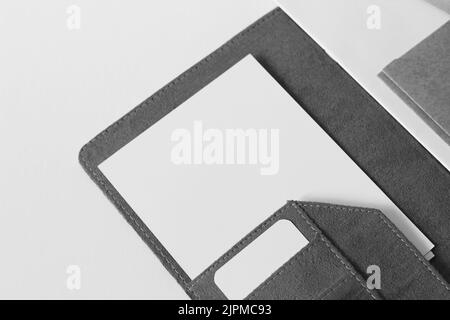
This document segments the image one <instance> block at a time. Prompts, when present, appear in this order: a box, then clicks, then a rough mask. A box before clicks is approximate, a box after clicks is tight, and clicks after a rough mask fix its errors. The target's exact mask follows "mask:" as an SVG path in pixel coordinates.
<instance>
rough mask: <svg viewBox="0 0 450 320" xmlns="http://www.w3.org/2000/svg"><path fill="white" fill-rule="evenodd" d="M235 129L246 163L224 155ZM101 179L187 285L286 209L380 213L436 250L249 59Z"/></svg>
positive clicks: (107, 166)
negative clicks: (316, 206)
mask: <svg viewBox="0 0 450 320" xmlns="http://www.w3.org/2000/svg"><path fill="white" fill-rule="evenodd" d="M239 130H240V132H241V133H242V132H246V133H248V134H249V136H252V137H253V140H252V141H253V142H252V143H250V142H248V144H247V145H246V148H243V150H241V153H242V151H243V152H244V153H245V154H239V151H238V148H228V146H229V145H230V141H231V139H233V137H231V135H228V133H230V132H232V133H236V132H238V131H239ZM212 141H214V143H213V142H212ZM245 141H250V138H249V139H248V140H245ZM231 142H233V141H231ZM211 146H214V148H211ZM180 150H182V151H183V152H181V153H180ZM212 151H215V153H214V152H212ZM234 156H235V157H234ZM233 157H234V158H233ZM230 159H231V160H233V159H234V160H235V161H230ZM100 170H101V171H102V172H103V173H104V174H105V176H106V177H107V178H108V179H109V181H111V183H112V184H113V185H114V187H115V188H116V189H117V190H118V192H119V193H120V194H121V195H122V197H123V198H124V199H125V200H126V201H127V203H128V204H129V205H130V206H131V207H132V208H133V209H134V211H135V212H136V213H137V215H138V216H139V217H140V218H141V219H142V220H143V221H144V222H145V224H146V225H147V226H148V227H149V229H150V230H151V231H152V232H153V233H154V234H155V236H156V237H157V238H158V239H159V241H160V242H161V243H162V244H163V245H164V246H165V248H166V249H167V250H168V251H169V253H170V254H171V255H172V256H173V257H174V259H175V260H176V261H177V262H178V263H179V264H180V266H181V267H182V268H183V269H184V271H185V272H186V273H187V274H188V275H189V276H190V277H191V278H195V277H196V276H198V275H199V274H200V273H201V272H202V271H204V270H205V269H206V268H207V267H208V266H210V265H211V264H212V263H214V261H215V260H217V259H218V258H219V257H220V256H222V255H223V254H224V253H225V252H226V251H227V250H229V249H230V248H231V247H232V246H234V245H235V244H236V243H237V242H238V241H239V240H240V239H242V238H243V237H245V235H247V234H248V233H249V232H250V231H251V230H253V229H254V228H255V227H256V226H258V225H259V224H260V223H261V222H263V221H264V220H265V219H266V218H268V217H269V216H270V215H271V214H273V213H274V212H275V211H277V210H278V209H279V208H281V207H282V206H283V205H284V204H285V203H286V201H287V200H303V201H321V202H329V203H335V204H343V205H350V206H361V207H372V208H378V209H380V210H382V211H383V212H384V213H385V214H386V215H387V216H388V217H389V218H390V219H391V220H392V222H393V223H394V224H396V225H397V227H399V229H400V230H401V231H402V232H403V233H404V234H405V235H406V237H407V238H408V239H409V240H410V241H411V242H412V243H413V244H414V245H415V246H416V247H417V248H418V249H419V251H420V252H421V253H422V254H424V255H425V254H426V253H427V252H429V251H430V250H431V249H432V247H433V244H432V243H431V242H430V241H429V240H428V239H427V238H426V237H425V236H424V235H423V234H422V233H421V232H420V231H419V230H418V229H417V228H416V227H415V226H414V224H412V223H411V221H409V220H408V219H407V218H406V216H405V215H403V213H402V212H401V211H400V210H399V209H398V208H397V207H396V206H395V205H394V204H393V203H392V201H391V200H390V199H389V198H388V197H387V196H386V195H385V194H384V193H383V192H382V191H381V190H380V189H379V188H378V187H377V186H376V184H375V183H374V182H373V181H372V180H371V179H369V178H368V177H367V176H366V174H365V173H364V172H363V171H362V170H361V169H360V168H359V167H358V166H357V165H356V164H355V163H354V162H353V161H352V160H351V159H350V158H349V157H348V156H347V154H345V152H344V151H343V150H342V149H341V148H340V147H339V146H338V145H337V144H336V143H335V142H334V141H333V140H332V139H331V138H330V137H329V136H328V135H327V134H326V133H325V132H324V131H323V130H322V129H321V128H320V127H319V125H318V124H317V123H316V122H315V121H314V120H313V119H311V117H310V116H309V115H308V114H307V113H306V112H305V111H304V110H303V108H302V107H301V106H299V105H298V104H297V102H295V101H294V100H293V99H292V97H291V96H290V95H289V94H288V93H287V92H286V91H285V90H284V89H283V88H282V87H281V86H280V85H279V84H278V83H277V82H276V81H275V80H274V79H273V78H272V77H271V76H270V74H269V73H267V71H266V70H264V68H262V66H261V65H260V64H259V63H258V62H257V61H256V60H255V59H254V58H253V57H252V56H247V57H245V58H244V59H243V60H241V61H240V62H238V63H237V64H236V65H235V66H233V67H231V68H230V69H229V70H227V71H226V72H224V73H223V74H222V75H220V76H219V77H218V78H217V79H215V80H214V81H212V82H211V83H210V84H208V85H207V86H206V87H204V88H203V89H202V90H200V91H199V92H197V93H196V94H195V95H193V96H192V97H191V98H189V99H188V100H186V101H185V102H184V103H182V104H181V105H180V106H179V107H177V108H176V109H175V110H173V111H172V112H170V113H169V114H168V115H167V116H165V117H164V118H163V119H161V120H160V121H158V122H157V123H156V124H154V125H153V126H152V127H150V128H149V129H147V130H146V131H145V132H143V133H142V134H140V135H139V136H138V137H136V139H134V140H133V141H131V142H130V143H128V144H127V145H125V146H124V147H123V148H122V149H120V150H118V151H117V152H116V153H115V154H114V155H112V156H111V157H110V158H109V159H107V160H106V161H105V162H103V163H102V164H101V165H100Z"/></svg>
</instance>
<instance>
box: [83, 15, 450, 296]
mask: <svg viewBox="0 0 450 320" xmlns="http://www.w3.org/2000/svg"><path fill="white" fill-rule="evenodd" d="M249 53H250V54H252V55H253V56H254V57H255V58H256V59H257V60H258V61H259V63H261V64H262V65H263V66H264V68H265V69H266V70H267V71H268V72H269V73H270V74H271V75H272V76H273V77H274V78H275V79H276V80H277V81H278V82H279V83H280V84H281V85H282V86H283V87H284V89H285V90H286V91H287V92H289V94H291V96H292V97H293V98H294V99H295V100H296V101H297V102H299V104H300V105H301V106H303V107H304V109H305V110H306V111H307V112H308V113H309V114H310V115H311V116H312V118H313V119H314V120H316V121H317V122H318V124H319V125H320V126H322V127H323V128H324V130H325V131H326V132H327V133H328V134H329V135H330V136H331V137H332V138H333V139H334V140H335V141H336V143H338V144H339V145H340V146H341V147H342V148H343V150H344V151H345V152H347V154H348V155H349V156H350V157H351V158H352V159H353V160H354V161H355V162H356V163H357V164H358V165H359V166H360V167H361V168H362V169H363V170H364V171H365V172H366V174H367V175H368V176H369V177H370V178H371V179H373V180H374V181H375V182H376V183H377V185H378V186H379V187H380V188H381V189H382V190H383V191H384V192H385V193H386V194H387V195H388V196H389V197H390V198H391V199H392V200H393V202H394V203H395V204H396V205H397V206H398V207H399V208H400V209H401V210H402V211H403V212H404V213H405V214H406V215H407V216H408V217H409V218H410V219H411V220H412V221H413V222H414V223H415V224H416V225H417V226H418V227H419V228H420V229H421V230H422V231H423V232H424V233H425V234H426V235H427V236H428V237H429V238H430V239H431V240H432V241H433V243H435V244H436V248H435V250H434V253H435V255H436V257H435V258H434V259H433V264H434V265H435V267H436V268H438V270H439V271H440V272H441V273H442V274H443V275H444V277H447V279H448V277H450V250H448V245H449V237H448V235H449V230H450V219H449V208H450V197H449V196H448V190H450V174H449V172H448V171H446V170H445V169H444V168H443V167H442V166H441V165H440V164H439V163H438V162H437V161H436V159H434V158H433V157H432V156H431V155H430V154H429V153H428V152H427V151H426V150H425V149H424V148H423V147H422V146H421V145H420V144H419V143H418V142H417V141H416V140H415V139H414V138H413V137H412V136H410V135H409V134H408V133H407V132H406V131H405V130H404V129H403V128H402V127H401V126H400V125H399V124H398V123H397V122H396V121H395V120H394V119H393V118H392V117H391V116H390V115H389V114H388V113H387V112H386V111H385V110H384V109H383V108H382V107H381V106H380V105H379V104H378V103H377V102H376V101H375V100H374V99H373V98H372V97H371V96H369V95H368V94H367V92H366V91H364V90H363V89H362V88H361V87H360V86H359V85H358V84H357V82H355V80H354V79H352V78H351V77H350V76H349V75H348V74H347V73H346V72H345V71H344V70H342V69H341V68H340V67H339V65H337V64H336V63H335V62H334V61H333V60H332V59H331V58H330V57H329V56H328V55H327V54H326V53H325V52H324V51H323V50H322V49H321V48H320V47H319V46H318V45H317V44H316V43H315V42H314V41H313V40H312V39H311V38H310V37H309V36H308V35H307V34H306V33H305V32H304V31H303V30H302V29H300V28H299V27H298V26H297V25H296V24H295V23H294V22H293V21H292V20H291V19H290V18H289V17H288V16H287V15H286V14H285V13H283V12H282V11H281V10H280V9H275V10H274V11H272V12H271V13H269V14H267V15H266V16H264V17H263V18H261V19H260V20H258V21H257V22H256V23H255V24H253V25H252V26H250V27H249V28H247V29H246V30H244V31H243V32H241V33H240V34H239V35H237V36H236V37H234V38H233V39H231V40H230V41H229V42H227V43H226V44H225V45H224V46H222V47H221V48H219V49H218V50H216V51H215V52H214V53H212V54H211V55H209V56H208V57H206V58H205V59H203V60H202V61H200V62H199V63H197V64H196V65H195V66H193V67H192V68H191V69H189V70H187V71H186V72H185V73H183V74H181V75H180V76H179V77H177V78H176V79H175V80H174V81H172V82H170V83H169V84H168V85H167V86H165V87H164V88H162V89H161V90H159V91H158V92H156V93H155V94H154V95H152V96H151V97H150V98H148V99H147V100H146V101H144V102H143V103H142V104H140V105H139V106H137V107H136V108H134V109H133V110H132V111H130V112H129V113H128V114H126V115H125V116H124V117H122V118H121V119H119V120H118V121H117V122H115V123H114V124H112V125H111V126H110V127H108V128H107V129H105V130H104V131H103V132H101V133H100V134H99V135H97V136H96V137H95V138H94V139H92V140H91V141H90V142H89V143H88V144H87V145H85V146H84V147H83V148H82V150H81V151H80V155H79V159H80V163H81V164H82V166H83V168H84V169H85V170H86V172H87V173H88V175H89V176H90V177H91V178H92V179H93V181H94V182H95V183H96V184H97V185H98V186H99V187H100V189H101V190H102V191H103V192H104V193H105V194H106V196H107V197H108V198H109V199H110V200H111V201H112V202H113V203H114V205H115V206H116V207H117V209H118V210H119V211H120V212H121V213H122V215H123V216H124V217H125V218H126V220H127V221H128V223H129V224H130V225H131V226H132V227H133V228H134V229H135V230H136V232H137V233H138V234H139V235H140V237H141V238H142V239H143V240H144V241H145V243H146V244H147V245H148V246H149V247H150V248H151V249H152V250H153V252H154V253H155V254H156V255H157V256H158V258H159V259H160V260H161V262H162V263H163V264H164V266H165V267H166V268H167V270H168V271H169V272H170V273H171V274H172V275H173V276H174V277H175V279H177V281H178V282H179V283H180V285H181V286H183V288H184V289H185V290H186V292H187V293H188V294H189V295H190V296H191V297H192V298H194V299H195V298H197V299H198V298H200V297H219V298H220V297H222V298H223V295H222V296H221V293H220V292H218V291H217V290H216V289H214V287H203V286H202V282H201V281H192V279H190V278H189V277H188V276H187V274H186V273H185V272H184V271H183V270H182V269H181V268H180V266H179V265H178V263H177V262H176V261H175V260H174V259H173V258H172V256H171V255H170V253H169V252H167V250H166V249H165V248H164V247H163V246H162V245H161V243H160V242H159V241H158V239H156V238H155V236H154V235H153V234H152V233H151V231H150V229H149V227H150V228H151V226H146V225H145V224H144V223H143V222H142V221H141V219H140V218H139V217H138V216H137V215H136V213H135V212H134V211H133V209H132V208H131V207H130V206H129V205H128V204H127V202H126V200H125V199H123V198H122V196H121V195H120V194H119V193H118V192H117V190H116V189H115V188H114V186H112V185H111V183H110V182H109V181H108V180H107V179H106V177H105V176H104V175H103V174H102V172H101V171H100V170H99V169H98V165H99V164H100V163H101V162H102V161H104V160H105V159H107V158H108V157H110V156H111V155H112V154H113V153H115V152H116V151H117V150H119V149H120V148H121V147H123V146H124V145H125V144H127V143H129V142H130V141H131V140H133V139H134V138H135V137H136V136H138V135H139V134H140V133H142V132H143V131H145V130H146V129H147V128H149V127H150V126H151V125H153V124H154V123H155V122H157V121H158V120H160V119H161V118H162V117H164V116H165V115H166V114H168V113H169V112H170V111H171V110H173V109H174V108H176V107H177V106H179V105H180V104H181V103H182V102H183V101H185V100H186V99H188V98H189V97H191V96H192V95H193V94H194V93H196V92H197V91H199V90H200V89H201V88H202V87H204V86H205V85H207V84H208V83H209V82H211V81H212V80H214V79H215V78H216V77H217V76H219V75H220V74H221V73H223V72H224V71H226V70H227V69H228V68H229V67H231V66H233V65H234V64H235V63H236V62H238V61H239V60H240V59H242V58H243V57H244V56H246V55H247V54H249ZM292 147H293V148H295V147H296V146H292ZM297 216H298V215H297ZM293 219H295V218H293ZM299 229H300V231H302V232H303V233H304V234H305V236H307V237H308V234H309V236H310V238H309V239H310V241H311V240H312V238H311V236H312V234H311V233H312V232H311V230H308V228H306V229H305V228H303V229H304V230H302V227H299ZM325 239H327V237H325ZM377 239H378V238H377ZM378 240H379V239H378ZM330 241H336V239H332V240H330ZM339 250H340V251H341V252H344V255H348V254H349V253H348V252H346V251H345V250H342V249H339ZM347 250H348V248H347ZM336 252H338V249H336ZM338 256H340V257H341V258H342V255H341V254H338ZM355 258H359V256H357V257H353V259H355ZM342 260H343V261H346V260H345V259H344V258H342ZM352 263H354V264H356V265H357V263H356V262H355V261H353V262H352ZM346 264H347V262H346ZM348 265H350V264H348ZM422 266H424V265H423V264H422ZM426 266H429V265H428V264H426ZM349 268H350V269H351V270H353V267H349ZM359 268H361V266H359ZM362 269H363V268H362ZM362 269H361V270H362ZM432 270H433V269H432ZM354 273H355V274H356V275H357V277H356V279H358V278H359V277H360V276H359V275H358V272H354ZM208 276H209V275H208ZM208 276H205V277H204V278H203V279H207V278H208ZM355 281H356V282H359V281H358V280H355ZM405 281H406V280H405ZM331 285H332V286H333V284H331ZM345 287H346V286H345V285H342V287H341V288H345ZM324 290H327V289H326V288H324ZM335 291H336V292H338V291H339V290H338V289H336V290H335ZM354 294H356V293H355V292H350V296H352V295H354ZM331 295H332V293H330V296H331ZM393 297H394V298H395V294H393Z"/></svg>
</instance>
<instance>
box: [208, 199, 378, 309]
mask: <svg viewBox="0 0 450 320" xmlns="http://www.w3.org/2000/svg"><path fill="white" fill-rule="evenodd" d="M289 207H293V208H294V209H295V210H296V211H297V213H298V214H299V215H300V217H301V218H302V219H303V220H304V221H305V222H306V223H307V225H308V226H309V227H310V228H311V230H313V231H314V233H315V236H316V237H317V239H318V240H320V241H322V242H324V243H325V245H326V247H327V248H328V250H330V252H331V253H333V256H334V257H335V258H336V259H337V260H338V261H339V262H340V263H341V264H342V265H343V266H344V267H345V269H344V270H345V271H347V272H348V273H349V274H350V275H351V276H352V277H353V278H354V279H355V280H356V281H357V282H358V283H359V284H360V285H361V287H362V288H363V289H364V290H365V291H366V292H367V293H368V294H369V295H370V297H371V298H372V299H374V300H377V299H378V298H377V297H376V296H375V295H374V294H373V293H372V292H371V291H370V290H369V289H368V288H367V287H366V285H365V283H364V282H363V280H362V279H361V278H360V277H359V276H358V275H357V274H356V272H355V271H354V270H353V268H352V267H351V266H350V265H348V263H346V262H345V261H344V260H343V259H342V258H341V257H340V255H339V254H338V253H337V252H336V250H334V249H333V248H332V247H331V244H330V243H329V241H328V240H327V239H326V238H325V237H324V236H323V234H322V233H321V232H320V230H318V229H317V228H316V227H315V226H314V225H313V224H311V222H309V220H308V218H306V216H305V214H304V213H303V212H302V211H301V210H300V208H299V207H298V206H297V204H296V203H295V202H294V201H289V202H288V204H286V205H285V206H284V207H283V208H282V209H281V210H280V211H281V212H284V211H285V210H286V209H287V208H289ZM280 211H279V212H277V213H276V214H274V215H273V216H272V218H273V219H274V218H275V216H277V215H278V214H281V212H280ZM272 218H271V219H272ZM258 231H259V230H258ZM255 232H256V230H255ZM248 238H249V236H247V237H246V238H244V239H243V240H242V241H241V242H243V241H246V240H247V239H248ZM236 249H237V248H236ZM304 251H305V250H304ZM294 261H296V259H293V260H291V261H290V262H288V263H289V264H291V263H293V262H294ZM210 271H211V270H209V272H210ZM284 271H285V268H284V267H282V270H280V271H279V272H277V273H276V274H274V275H272V276H270V277H269V279H268V280H266V282H265V284H264V285H263V286H261V287H259V288H257V289H256V290H257V292H256V291H255V292H253V293H251V294H250V295H249V296H248V298H250V297H254V296H255V295H257V294H258V292H260V290H261V289H262V288H264V287H265V286H266V285H267V284H269V283H271V282H272V281H274V280H275V279H276V278H278V277H280V276H281V275H282V274H283V272H284ZM209 272H208V273H209Z"/></svg>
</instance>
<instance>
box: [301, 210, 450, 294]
mask: <svg viewBox="0 0 450 320" xmlns="http://www.w3.org/2000/svg"><path fill="white" fill-rule="evenodd" d="M301 206H306V207H313V208H314V207H316V208H324V209H337V210H343V211H359V212H363V213H375V214H376V216H377V217H378V218H379V219H381V221H383V222H384V224H386V225H387V226H388V227H389V229H390V230H391V232H393V233H394V234H395V236H396V237H397V238H398V239H400V241H401V243H402V244H403V245H404V246H406V247H407V248H408V249H409V251H410V252H412V254H413V255H414V256H415V257H416V258H417V259H418V260H419V261H420V262H421V263H422V264H423V265H424V266H425V268H426V270H428V272H430V273H431V275H432V276H433V277H434V278H435V279H436V280H437V281H438V282H439V283H440V284H441V285H442V286H443V287H444V288H445V289H447V291H450V287H449V286H448V285H447V284H446V283H445V282H444V281H443V280H442V279H441V278H440V277H439V276H438V275H437V274H436V273H435V272H434V271H433V269H431V268H430V266H429V265H428V264H427V263H426V262H425V261H424V258H423V257H421V256H420V255H418V254H417V252H416V250H415V249H414V248H412V247H411V245H410V244H409V243H408V241H407V240H405V239H404V237H402V235H400V234H399V232H398V231H397V230H396V227H395V226H394V225H393V224H392V223H391V222H390V221H388V220H387V218H386V217H385V216H384V214H383V213H381V212H380V211H379V210H375V209H362V208H349V207H341V206H334V205H321V204H308V203H302V204H301Z"/></svg>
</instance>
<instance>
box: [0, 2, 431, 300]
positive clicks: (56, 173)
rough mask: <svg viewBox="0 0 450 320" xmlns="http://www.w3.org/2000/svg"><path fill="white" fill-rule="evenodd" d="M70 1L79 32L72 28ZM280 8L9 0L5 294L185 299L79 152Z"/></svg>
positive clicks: (5, 22) (2, 65)
mask: <svg viewBox="0 0 450 320" xmlns="http://www.w3.org/2000/svg"><path fill="white" fill-rule="evenodd" d="M411 1H415V0H411ZM72 4H76V5H78V6H80V8H81V29H80V30H72V31H71V30H68V29H67V27H66V19H67V17H68V15H67V14H66V9H67V8H68V6H69V5H72ZM274 7H275V5H274V4H273V2H272V1H271V0H195V1H182V0H179V1H174V0H168V1H160V0H158V1H157V0H152V1H133V3H132V4H130V3H129V2H126V1H117V0H116V1H112V0H108V1H107V0H97V1H88V0H78V1H65V0H58V1H57V0H53V1H51V0H45V1H31V0H28V1H24V0H18V1H12V0H10V1H2V2H1V4H0V39H1V50H0V137H1V142H2V151H1V153H0V156H1V158H0V217H1V223H0V253H1V264H0V284H1V285H0V298H44V299H45V298H149V299H153V298H174V299H176V298H187V296H186V295H185V294H184V292H183V291H182V290H181V288H180V287H179V286H178V284H177V283H176V282H175V280H173V279H172V277H171V276H170V275H169V273H168V272H167V271H166V270H165V269H164V267H163V266H162V265H161V264H160V263H159V261H158V260H157V258H156V257H155V256H154V255H153V254H152V253H151V252H150V251H149V249H148V248H147V247H146V245H145V244H144V243H143V242H142V241H141V239H140V238H139V237H138V236H137V235H136V233H135V232H134V230H132V228H131V227H129V226H128V225H127V224H126V223H125V221H124V220H123V218H122V217H121V216H120V215H119V214H118V212H117V210H116V209H115V208H114V207H113V205H112V204H110V203H109V201H108V200H107V199H106V198H105V197H104V196H103V194H102V193H101V192H100V190H99V189H98V188H97V186H96V185H95V184H94V183H93V182H92V181H91V180H90V179H89V178H88V176H87V175H86V174H85V173H84V171H83V170H82V169H81V167H80V165H79V164H78V160H77V157H78V151H79V149H80V148H81V146H82V145H83V144H84V143H86V142H87V141H88V140H89V139H91V138H92V137H94V136H95V135H96V134H97V133H99V132H100V131H101V130H103V129H104V128H105V127H106V126H108V125H109V124H111V123H112V122H114V121H115V120H117V119H118V118H119V117H121V116H122V115H123V114H124V113H126V112H128V111H129V110H130V109H131V108H132V107H134V106H135V105H137V104H138V103H139V102H141V101H142V100H144V99H145V98H146V97H148V96H149V95H150V94H152V93H153V92H155V91H156V90H158V89H159V88H161V87H162V86H163V85H165V84H166V83H167V82H169V81H170V80H172V79H173V78H175V77H176V76H178V75H179V74H180V73H181V72H183V71H184V70H186V69H187V68H189V67H190V66H192V65H193V64H194V63H196V62H197V61H199V60H200V59H201V58H203V57H204V56H206V55H207V54H209V53H210V52H211V51H213V50H214V49H216V48H217V47H219V46H220V45H221V44H223V43H224V42H225V41H226V40H228V39H229V38H231V37H232V36H234V35H235V34H236V33H238V32H239V31H241V30H242V29H243V28H245V27H246V26H247V25H249V24H250V23H252V22H253V21H255V20H257V19H258V18H259V17H261V16H262V15H263V14H264V13H266V12H268V11H269V10H270V9H272V8H274ZM340 10H342V11H343V12H345V10H346V8H345V7H340V9H337V11H336V15H339V14H340ZM405 11H408V10H406V9H405ZM409 11H410V12H411V10H409ZM419 11H420V9H419ZM419 11H417V10H416V14H418V15H419V16H420V12H419ZM362 14H363V13H362ZM319 18H320V16H318V17H317V19H319ZM425 18H426V17H422V16H420V19H415V20H414V21H413V23H420V22H421V21H422V19H425ZM324 23H326V22H324ZM69 265H78V266H80V267H81V271H82V278H81V279H82V280H81V290H79V291H70V290H68V289H67V287H66V278H67V274H66V268H67V266H69Z"/></svg>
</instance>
